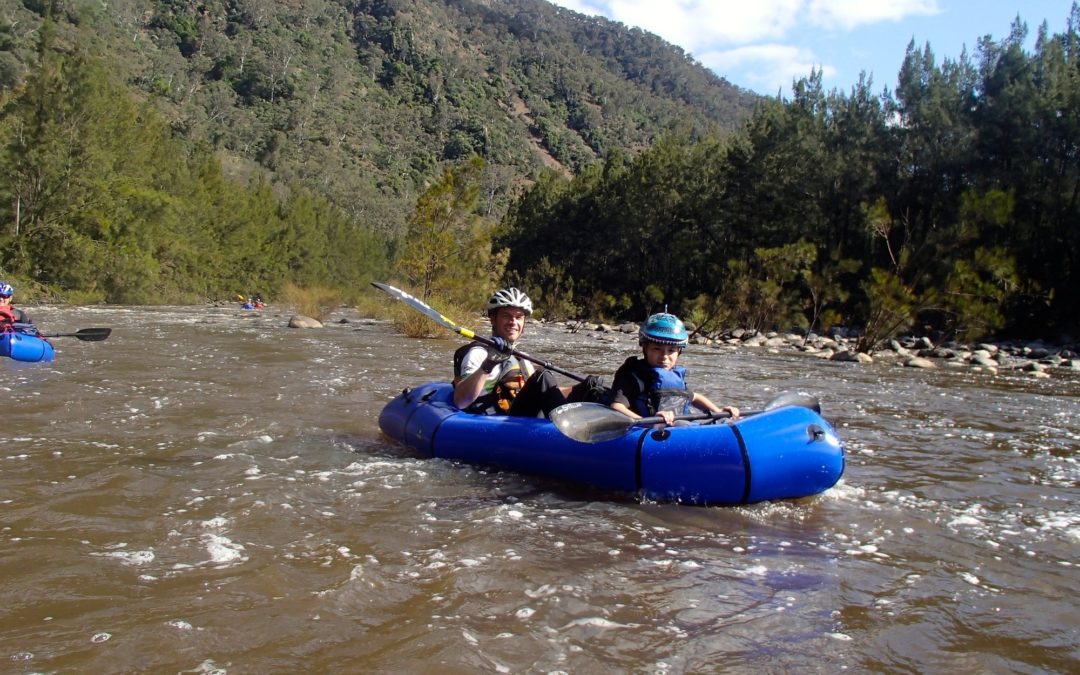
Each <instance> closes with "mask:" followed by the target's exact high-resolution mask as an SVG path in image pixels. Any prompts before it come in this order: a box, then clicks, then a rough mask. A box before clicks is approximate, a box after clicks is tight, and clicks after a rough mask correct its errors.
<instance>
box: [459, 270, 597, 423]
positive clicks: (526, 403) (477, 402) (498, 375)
mask: <svg viewBox="0 0 1080 675" xmlns="http://www.w3.org/2000/svg"><path fill="white" fill-rule="evenodd" d="M532 311H533V306H532V300H530V299H529V296H527V295H525V294H524V293H522V292H521V291H519V290H518V289H516V288H504V289H502V290H500V291H497V292H496V293H495V294H494V295H492V296H491V298H490V299H489V300H488V303H487V313H488V319H490V320H491V333H492V338H491V339H492V340H493V341H494V342H495V346H493V347H490V346H488V345H485V344H483V343H481V342H470V343H469V344H467V345H464V346H462V347H460V348H459V349H458V350H457V351H455V352H454V405H456V406H457V407H459V408H461V409H462V410H464V411H466V412H470V413H478V414H483V415H514V416H517V417H535V416H537V415H538V414H540V413H541V412H542V413H544V414H545V415H547V414H548V413H549V412H551V411H552V410H553V409H555V408H557V407H558V406H560V405H562V404H564V403H568V402H576V401H595V400H597V399H599V398H601V397H602V395H603V392H605V390H604V388H603V385H602V383H601V381H600V378H598V377H596V376H589V377H587V378H585V381H584V382H581V383H579V384H576V385H574V386H573V387H560V386H559V385H558V383H557V382H556V381H555V376H554V374H553V373H551V372H549V371H547V370H545V369H543V368H541V367H537V366H534V365H533V364H532V363H530V362H529V361H527V360H525V359H519V358H518V357H516V356H513V355H512V354H511V353H510V350H511V349H512V348H513V347H514V346H515V345H516V344H517V342H518V340H520V339H521V336H522V334H523V333H524V332H525V318H526V317H527V316H529V315H530V314H532Z"/></svg>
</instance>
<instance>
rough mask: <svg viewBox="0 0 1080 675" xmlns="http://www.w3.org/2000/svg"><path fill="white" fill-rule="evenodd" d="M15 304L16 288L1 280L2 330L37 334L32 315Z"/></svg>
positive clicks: (0, 308)
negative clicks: (31, 319)
mask: <svg viewBox="0 0 1080 675" xmlns="http://www.w3.org/2000/svg"><path fill="white" fill-rule="evenodd" d="M14 304H15V289H13V288H12V287H11V284H8V283H5V282H2V281H0V332H4V333H7V332H11V331H14V330H18V331H19V332H20V333H29V334H37V329H35V328H33V322H32V321H30V317H29V316H27V314H26V312H24V311H22V310H21V309H19V308H18V307H15V306H14ZM16 324H24V325H22V326H18V325H16Z"/></svg>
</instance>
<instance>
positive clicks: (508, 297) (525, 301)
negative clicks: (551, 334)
mask: <svg viewBox="0 0 1080 675" xmlns="http://www.w3.org/2000/svg"><path fill="white" fill-rule="evenodd" d="M500 307H517V308H519V309H521V310H522V311H524V312H525V314H526V315H529V314H532V300H530V299H529V296H527V295H525V294H524V293H522V292H521V291H519V290H518V289H516V288H513V287H511V288H504V289H502V290H500V291H495V295H493V296H491V299H489V300H488V303H487V311H488V315H491V314H492V313H493V312H495V311H496V310H498V309H499V308H500Z"/></svg>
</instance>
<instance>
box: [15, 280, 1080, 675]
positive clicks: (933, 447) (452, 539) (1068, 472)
mask: <svg viewBox="0 0 1080 675" xmlns="http://www.w3.org/2000/svg"><path fill="white" fill-rule="evenodd" d="M388 302H392V300H388ZM29 309H30V311H31V314H32V316H34V318H35V320H36V321H37V322H38V324H39V325H40V326H41V327H42V329H43V330H45V331H46V332H71V331H74V330H76V329H79V328H86V327H97V326H107V327H111V328H112V329H113V333H112V336H111V337H110V338H109V339H108V340H106V341H104V342H96V343H93V342H80V341H78V340H75V339H74V338H56V339H55V340H54V344H55V345H56V347H57V352H58V355H57V359H56V361H55V362H53V363H49V364H20V363H16V362H13V361H10V360H8V359H3V360H2V362H0V369H2V372H3V382H2V384H0V402H2V403H3V431H2V432H0V435H2V438H3V443H2V445H0V581H2V584H0V589H2V590H0V593H2V596H0V607H2V608H3V609H2V611H0V658H2V659H3V660H2V661H0V663H2V664H3V665H2V666H0V672H11V673H39V672H40V673H72V672H80V673H82V672H85V673H128V672H154V673H268V672H383V673H401V672H416V673H419V672H439V673H478V672H507V673H702V672H753V673H760V672H775V673H779V672H811V673H814V672H820V673H835V672H837V671H839V670H848V671H850V672H898V673H1015V672H1020V673H1067V672H1072V673H1075V672H1080V592H1078V590H1077V589H1078V588H1080V570H1078V569H1077V566H1078V565H1080V556H1078V552H1080V488H1078V484H1080V467H1078V464H1077V448H1078V447H1080V376H1078V375H1075V374H1071V373H1069V372H1067V371H1062V370H1057V371H1054V373H1053V376H1052V377H1050V378H1049V379H1038V380H1037V379H1032V378H1030V377H1028V376H1026V375H1024V374H1022V373H1011V372H1002V373H1000V374H990V373H987V372H978V371H974V370H969V369H964V368H945V367H941V368H938V369H934V370H913V369H905V368H900V367H896V366H893V365H884V364H873V365H857V364H851V363H835V362H826V361H821V360H818V359H814V358H812V357H809V356H805V355H800V354H796V353H770V352H768V351H764V350H761V349H757V350H753V349H740V350H735V351H725V350H719V349H714V348H711V347H691V349H689V350H688V351H687V352H686V353H685V354H684V356H683V360H682V361H681V363H683V364H684V365H686V366H688V367H689V369H690V377H691V380H692V382H693V383H694V384H695V385H696V387H697V388H698V389H700V390H701V391H703V392H704V393H706V394H707V395H708V396H709V397H710V398H711V399H712V400H713V401H716V402H717V403H720V404H724V403H735V404H737V405H739V406H740V407H742V408H744V409H748V410H749V409H754V408H755V407H760V406H761V405H762V404H763V403H764V402H766V401H768V400H769V399H771V398H772V397H774V396H775V395H777V394H778V393H780V392H783V391H789V390H799V391H806V392H810V393H813V394H814V395H816V396H817V397H818V398H819V399H820V400H821V402H822V408H823V413H824V415H825V416H826V417H827V418H828V419H829V420H830V421H832V422H833V424H834V425H835V426H836V427H837V430H838V431H839V433H840V435H841V437H842V439H843V440H844V442H845V445H846V450H847V469H846V472H845V474H844V477H843V478H842V479H841V482H840V483H839V484H838V485H837V486H835V487H833V488H832V489H830V490H828V491H827V492H825V493H824V494H822V495H819V496H816V497H813V498H808V499H804V500H800V501H798V502H776V503H765V504H756V505H753V506H748V507H738V508H732V507H725V508H721V507H716V508H702V507H692V506H682V505H678V504H660V503H650V502H642V501H640V500H639V499H637V498H635V496H634V495H611V494H597V493H595V492H593V491H590V490H588V489H585V488H582V487H580V486H574V485H565V484H559V483H554V482H551V481H549V480H544V479H539V478H534V477H530V476H522V475H516V474H513V473H507V472H500V471H495V470H491V469H485V468H483V467H474V466H469V465H464V464H457V463H453V462H447V461H444V460H431V459H423V458H419V457H416V456H415V455H413V454H411V452H410V451H408V450H406V449H404V448H402V447H401V446H398V445H396V444H394V443H392V442H390V441H388V440H386V439H385V438H383V437H381V436H380V434H379V429H378V424H377V417H378V414H379V411H380V409H381V408H382V406H383V405H384V404H385V403H386V402H387V401H388V400H389V399H390V398H391V397H392V396H393V395H395V394H396V393H397V392H399V391H400V390H401V389H402V388H403V387H405V386H410V385H416V384H420V383H423V382H426V381H430V380H436V379H446V378H448V377H449V375H450V359H451V353H452V352H453V350H454V348H455V347H456V346H458V345H459V344H461V340H460V339H459V338H457V337H450V336H448V337H446V338H444V339H435V340H432V339H428V340H417V339H408V338H405V337H402V336H401V335H399V334H397V333H396V332H395V331H394V330H393V328H392V327H391V326H389V325H388V324H384V323H378V322H369V321H365V320H363V319H362V318H360V317H358V316H356V315H355V314H354V313H350V312H349V311H342V312H341V313H339V314H337V315H335V316H334V317H332V318H331V319H330V322H329V323H328V324H327V326H326V327H325V328H323V329H317V330H296V329H288V328H286V327H285V324H286V322H287V320H288V318H289V316H290V314H289V312H287V311H286V310H284V309H283V308H278V307H274V306H271V307H269V308H267V309H266V310H264V311H262V312H258V313H256V312H243V311H241V310H239V309H234V308H231V307H228V308H224V307H219V308H210V307H105V308H56V307H44V308H29ZM341 319H346V320H347V321H348V323H339V321H340V320H341ZM473 327H474V328H476V329H480V328H482V325H481V323H480V322H477V324H476V325H474V326H473ZM523 346H524V348H525V349H526V350H527V351H528V352H529V353H531V354H533V355H536V356H542V357H543V358H546V359H548V360H550V361H551V362H552V363H554V364H557V365H559V366H562V367H563V368H566V369H568V370H572V371H576V372H584V373H596V374H608V375H610V374H611V373H612V372H613V371H614V369H615V368H616V367H617V366H618V364H619V363H621V361H622V360H623V359H624V358H625V357H626V356H627V355H629V354H631V353H634V352H635V351H636V349H637V347H636V342H635V340H634V338H633V337H632V336H620V337H619V338H618V339H615V340H614V341H612V340H609V339H603V338H602V336H600V335H599V334H590V333H575V334H571V333H568V332H566V331H565V330H564V329H562V328H556V327H553V326H539V325H532V326H530V327H529V329H528V330H527V332H526V336H525V342H524V343H523Z"/></svg>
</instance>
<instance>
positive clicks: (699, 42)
mask: <svg viewBox="0 0 1080 675" xmlns="http://www.w3.org/2000/svg"><path fill="white" fill-rule="evenodd" d="M554 2H555V4H557V5H561V6H563V7H567V8H569V9H572V10H574V11H576V12H581V13H582V14H589V15H596V14H599V15H601V16H606V17H608V18H610V19H612V20H614V21H619V22H621V23H624V24H626V25H627V26H638V27H640V28H643V29H645V30H647V31H649V32H651V33H655V34H657V35H659V36H660V37H662V38H664V39H665V40H667V41H668V42H671V43H672V44H677V45H679V46H681V47H682V48H683V49H686V50H687V51H695V52H696V51H704V50H705V49H708V48H710V47H711V48H715V47H716V46H717V45H742V44H751V43H754V42H757V41H760V40H768V41H776V40H780V39H782V38H784V37H786V36H787V35H788V34H789V33H790V32H791V31H792V30H794V29H795V27H796V25H798V24H799V23H800V21H801V22H802V23H803V24H809V25H813V26H817V27H821V28H829V29H840V30H845V31H846V30H852V29H854V28H856V27H858V26H861V25H865V24H873V23H879V22H881V21H899V20H901V19H903V18H906V17H909V16H920V15H932V14H938V13H940V12H941V9H940V8H939V7H938V0H668V1H667V2H664V3H660V2H657V1H656V0H554Z"/></svg>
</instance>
